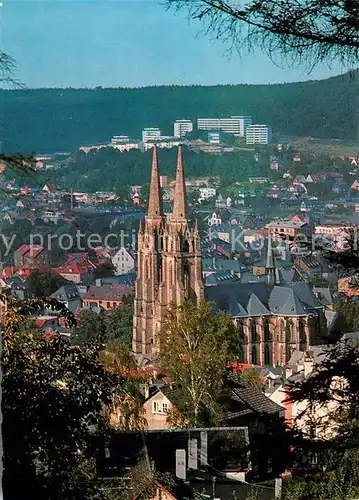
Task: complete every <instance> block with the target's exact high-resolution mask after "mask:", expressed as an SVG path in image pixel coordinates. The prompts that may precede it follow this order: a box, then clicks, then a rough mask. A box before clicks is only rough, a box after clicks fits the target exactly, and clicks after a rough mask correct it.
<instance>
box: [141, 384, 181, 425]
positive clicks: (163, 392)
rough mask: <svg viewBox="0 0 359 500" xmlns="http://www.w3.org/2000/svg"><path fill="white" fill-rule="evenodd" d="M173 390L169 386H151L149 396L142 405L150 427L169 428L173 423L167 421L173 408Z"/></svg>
mask: <svg viewBox="0 0 359 500" xmlns="http://www.w3.org/2000/svg"><path fill="white" fill-rule="evenodd" d="M173 394H174V392H173V390H171V389H170V388H169V387H168V386H166V385H164V386H162V387H156V386H154V387H152V388H151V387H149V388H148V393H147V398H146V400H145V402H144V403H143V405H142V408H143V410H144V417H145V419H146V421H147V426H146V427H147V428H148V429H169V428H170V427H171V425H170V424H169V423H168V422H167V417H168V412H170V411H171V410H172V409H173V407H174V406H173V403H172V402H171V399H170V398H171V397H172V399H173Z"/></svg>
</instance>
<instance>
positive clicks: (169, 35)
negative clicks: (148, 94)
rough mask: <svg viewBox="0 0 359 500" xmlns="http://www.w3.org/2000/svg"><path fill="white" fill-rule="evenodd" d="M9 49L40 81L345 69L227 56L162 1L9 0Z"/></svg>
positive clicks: (303, 76) (74, 83)
mask: <svg viewBox="0 0 359 500" xmlns="http://www.w3.org/2000/svg"><path fill="white" fill-rule="evenodd" d="M0 10H1V16H2V20H1V24H2V29H1V31H2V49H3V51H5V52H7V53H9V54H11V55H12V56H13V57H14V58H15V60H16V61H17V63H18V72H17V76H18V78H19V79H20V80H21V81H22V82H24V83H25V84H26V85H27V86H28V87H29V88H34V87H36V88H37V87H70V86H71V87H95V86H103V87H117V86H131V87H137V86H145V85H159V84H166V85H169V84H216V83H232V84H235V83H276V82H285V81H287V82H289V81H297V80H308V79H318V78H326V77H328V76H332V75H336V74H338V73H341V72H342V71H344V70H345V69H343V68H341V67H340V66H339V64H337V65H334V66H333V67H332V68H328V67H327V66H324V65H323V66H320V67H318V68H316V69H315V70H314V71H313V72H312V73H311V74H310V75H308V73H307V72H306V71H305V68H303V67H301V68H295V69H291V68H279V67H277V66H276V65H275V64H273V63H272V62H271V61H270V60H269V59H268V58H267V57H266V56H264V55H262V54H261V53H260V52H258V53H256V54H251V55H247V56H241V57H240V56H239V55H237V54H233V55H232V56H231V57H229V56H228V54H227V52H226V50H227V49H228V47H227V46H225V45H223V44H222V43H221V42H219V41H213V40H211V39H210V38H209V37H208V36H207V35H204V34H201V25H200V24H199V23H197V22H194V21H191V22H189V21H188V19H187V18H186V15H185V13H184V12H182V13H180V14H175V13H174V12H173V11H167V10H166V9H165V7H164V6H163V5H161V4H160V3H158V2H157V1H156V0H145V1H143V0H127V1H124V0H112V1H92V0H77V1H67V0H41V1H36V0H24V1H16V0H3V7H2V9H0Z"/></svg>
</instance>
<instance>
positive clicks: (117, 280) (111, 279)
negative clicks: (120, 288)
mask: <svg viewBox="0 0 359 500" xmlns="http://www.w3.org/2000/svg"><path fill="white" fill-rule="evenodd" d="M136 276H137V273H136V271H135V270H132V271H129V272H128V273H126V274H120V275H119V276H105V277H104V278H101V280H102V283H103V284H110V285H115V284H117V285H133V284H134V283H135V281H136Z"/></svg>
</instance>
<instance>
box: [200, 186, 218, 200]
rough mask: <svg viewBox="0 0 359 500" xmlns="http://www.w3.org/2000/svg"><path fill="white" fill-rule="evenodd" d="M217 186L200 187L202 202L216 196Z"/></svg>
mask: <svg viewBox="0 0 359 500" xmlns="http://www.w3.org/2000/svg"><path fill="white" fill-rule="evenodd" d="M216 192H217V190H216V188H212V187H201V188H199V197H198V201H199V202H200V203H201V202H202V201H204V200H209V199H210V198H213V197H214V196H216Z"/></svg>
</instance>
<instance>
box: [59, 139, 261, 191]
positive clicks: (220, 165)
mask: <svg viewBox="0 0 359 500" xmlns="http://www.w3.org/2000/svg"><path fill="white" fill-rule="evenodd" d="M183 155H184V162H185V171H186V175H187V176H189V177H201V176H209V177H211V176H213V177H214V176H216V175H220V176H221V179H222V181H223V183H224V184H225V185H229V184H231V183H233V182H235V181H238V180H245V179H248V177H249V176H258V175H264V174H265V173H267V174H268V170H269V168H268V164H269V153H268V152H267V151H262V154H261V156H260V159H259V160H258V161H256V160H255V159H254V154H253V152H251V151H248V152H246V151H240V152H238V153H230V154H225V155H223V156H219V155H209V154H206V153H194V152H193V151H189V150H188V149H187V148H184V152H183ZM151 157H152V152H151V151H147V152H146V153H141V152H140V151H136V150H133V151H130V152H128V153H119V152H118V151H116V150H114V149H112V148H105V149H101V150H99V151H98V152H97V151H94V152H90V153H88V154H85V153H83V152H81V151H79V152H77V153H75V154H74V155H73V161H71V162H70V163H68V164H67V166H64V167H62V168H61V170H60V171H59V172H56V174H54V178H53V182H54V183H56V184H57V185H58V186H59V187H61V188H63V189H70V188H72V189H74V190H81V191H88V192H95V191H98V190H100V189H101V190H104V191H106V190H107V191H112V190H115V191H116V192H117V193H119V194H120V193H121V192H122V190H123V189H124V188H126V190H127V186H129V185H134V184H140V185H142V184H146V183H148V182H149V176H150V169H151ZM158 157H159V166H160V172H161V175H168V176H169V177H174V176H175V169H176V161H177V149H176V148H173V149H170V150H163V151H159V153H158Z"/></svg>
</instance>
